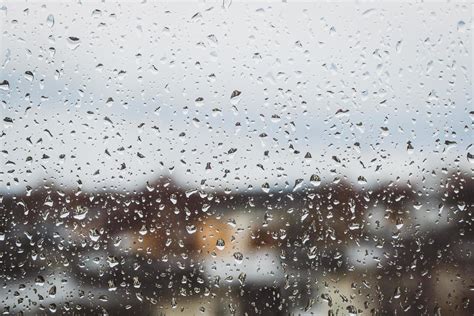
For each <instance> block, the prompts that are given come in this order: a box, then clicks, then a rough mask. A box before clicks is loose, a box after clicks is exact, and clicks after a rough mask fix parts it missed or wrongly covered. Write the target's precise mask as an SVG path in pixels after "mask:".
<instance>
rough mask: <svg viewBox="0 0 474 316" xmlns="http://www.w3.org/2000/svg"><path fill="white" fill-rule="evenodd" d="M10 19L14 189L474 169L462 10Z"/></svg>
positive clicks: (30, 14)
mask: <svg viewBox="0 0 474 316" xmlns="http://www.w3.org/2000/svg"><path fill="white" fill-rule="evenodd" d="M0 14H1V23H2V24H1V25H0V30H1V56H0V67H1V68H0V82H2V81H3V80H7V81H8V83H9V88H7V87H6V85H5V84H4V85H2V89H0V100H1V101H2V104H1V111H2V120H3V122H2V125H3V126H2V131H3V133H4V135H3V136H2V138H1V140H0V142H1V147H2V150H3V151H4V152H3V153H2V156H1V158H0V164H1V166H2V168H1V173H0V186H1V187H2V189H3V190H4V189H6V188H7V183H10V184H11V188H10V189H9V190H15V191H16V190H23V189H24V188H25V186H26V185H31V186H34V185H35V184H37V183H39V182H40V181H43V179H44V180H52V181H54V182H56V183H57V184H58V185H63V186H70V187H75V186H76V181H77V180H79V179H80V180H81V181H82V182H83V186H84V188H86V189H94V188H95V189H97V188H107V189H132V188H133V189H137V188H141V187H142V186H143V185H144V183H145V182H146V181H147V180H152V179H155V178H157V177H158V176H159V175H161V174H164V175H169V174H170V173H172V175H173V177H174V178H175V179H176V180H177V181H180V182H181V183H183V184H184V185H186V186H191V187H192V186H198V185H200V183H201V181H202V180H206V183H207V184H208V185H210V186H216V188H218V189H222V188H230V189H235V188H241V189H242V188H247V187H248V186H249V185H251V186H254V187H256V188H259V187H260V186H261V185H262V184H263V183H265V182H268V183H269V184H270V185H271V186H273V185H276V186H277V187H282V186H284V185H285V182H288V183H290V184H291V185H293V183H294V181H295V180H296V179H300V178H301V179H304V180H305V183H309V178H310V176H311V175H312V174H318V175H319V176H320V177H321V178H322V180H323V181H332V180H333V179H334V178H335V177H340V178H344V177H346V178H347V181H350V182H353V183H357V179H358V177H359V176H363V177H365V178H366V179H367V180H368V182H369V183H374V182H375V181H386V180H396V179H397V178H398V177H400V178H401V179H403V181H405V180H408V179H410V180H411V181H419V180H420V179H422V178H423V177H426V178H434V177H435V176H436V175H438V176H439V175H441V174H442V173H441V172H442V168H448V169H451V168H461V169H463V170H466V171H469V172H472V168H473V164H472V162H471V163H470V162H469V161H468V158H467V155H468V152H470V153H471V154H473V152H474V149H473V148H472V147H470V146H471V145H472V143H473V133H472V122H473V114H472V112H471V114H470V111H473V109H472V101H471V97H472V41H471V24H472V10H471V7H470V6H469V5H462V4H449V5H441V4H435V5H426V4H418V5H409V4H400V3H390V4H383V5H374V4H364V5H360V4H359V5H358V4H353V3H350V4H347V3H344V4H342V3H340V4H306V3H300V4H285V3H271V4H264V3H250V4H248V3H247V4H243V3H238V2H233V3H232V4H231V5H230V6H228V5H227V4H226V5H225V6H224V7H222V2H218V3H216V4H209V3H207V4H206V3H196V4H191V3H185V4H131V3H123V4H104V3H100V4H84V5H81V4H71V5H66V4H58V3H53V4H47V5H43V6H42V5H40V4H21V3H18V2H6V4H4V6H3V8H2V10H1V11H0ZM234 91H240V92H241V94H240V95H239V96H238V97H235V98H233V99H231V95H232V94H233V92H234ZM196 100H197V101H196ZM4 118H9V119H11V120H12V121H13V123H11V122H9V119H7V120H6V121H5V119H4ZM265 135H266V136H265ZM408 142H410V143H411V146H412V147H413V150H407V146H408ZM356 143H358V144H359V146H357V145H355V144H356ZM122 147H123V148H122ZM235 149H236V151H235ZM265 151H268V155H265ZM295 151H296V152H295ZM306 153H310V155H311V158H305V155H306ZM62 154H63V155H64V159H60V158H59V157H60V155H62ZM44 155H46V156H47V157H49V158H47V157H46V156H44ZM333 156H336V157H337V158H336V159H334V158H333ZM27 157H31V161H27ZM336 160H338V161H339V162H337V161H336ZM209 164H210V168H211V169H209V168H206V166H208V165H209ZM11 170H13V171H12V172H9V171H11ZM28 170H30V171H31V172H28ZM14 178H17V179H18V181H19V183H17V182H15V180H14Z"/></svg>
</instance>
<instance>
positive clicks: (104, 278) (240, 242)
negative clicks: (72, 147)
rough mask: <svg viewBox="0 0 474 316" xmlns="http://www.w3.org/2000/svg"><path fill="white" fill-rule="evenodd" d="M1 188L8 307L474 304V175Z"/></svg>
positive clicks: (142, 310) (414, 309)
mask: <svg viewBox="0 0 474 316" xmlns="http://www.w3.org/2000/svg"><path fill="white" fill-rule="evenodd" d="M308 180H309V181H306V182H305V183H308V184H310V185H302V183H301V182H297V183H295V186H294V187H293V188H291V187H290V188H288V189H281V190H275V191H274V190H273V189H272V190H270V188H267V186H266V185H263V186H262V188H259V190H258V192H257V190H253V191H248V190H247V191H245V190H244V191H240V192H232V191H230V190H229V191H226V192H208V191H205V190H200V189H196V190H184V189H183V188H181V187H180V186H178V185H177V184H176V183H175V182H173V180H172V179H170V178H165V177H162V178H159V179H157V181H155V182H153V183H147V185H146V187H145V188H143V190H140V191H130V192H120V193H119V192H106V191H101V192H85V191H82V190H81V189H80V188H78V189H76V190H71V191H62V190H60V189H58V188H56V187H55V185H54V184H45V185H41V186H38V187H37V188H28V191H27V192H26V194H15V195H12V194H5V195H4V196H3V197H2V204H1V208H2V210H1V213H0V216H1V220H0V222H2V223H3V225H2V231H1V234H0V240H1V241H0V247H1V250H0V266H1V267H2V268H1V279H2V280H3V281H2V282H3V287H2V289H1V292H0V297H1V299H0V300H1V301H0V303H1V305H3V306H4V307H3V312H4V313H5V314H17V313H24V314H41V313H51V312H57V313H60V314H63V313H71V314H109V315H129V314H137V315H138V314H140V315H161V314H166V315H174V314H183V315H194V314H196V315H198V314H206V315H229V314H236V315H257V314H258V315H287V314H295V315H309V314H315V315H321V314H322V315H359V314H360V315H397V314H400V315H421V314H426V315H446V314H448V313H452V314H454V315H473V313H474V305H473V303H472V293H473V291H474V265H473V256H472V250H473V245H474V243H473V242H474V231H473V227H474V226H473V219H474V217H473V213H472V212H473V208H472V206H473V203H474V194H473V192H474V181H473V179H472V177H470V176H468V175H467V173H463V172H460V171H457V172H451V173H449V174H448V175H447V176H446V178H445V179H444V180H443V181H442V182H441V183H440V185H439V187H433V188H428V187H423V188H420V187H417V186H414V185H411V184H410V183H409V182H402V181H399V182H389V183H384V184H380V185H377V186H371V187H369V186H367V187H366V186H364V185H362V186H357V187H354V186H351V185H350V184H348V183H346V182H344V181H338V180H336V181H334V182H332V183H324V182H323V183H321V180H320V179H318V177H317V176H313V177H312V178H311V179H308Z"/></svg>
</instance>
